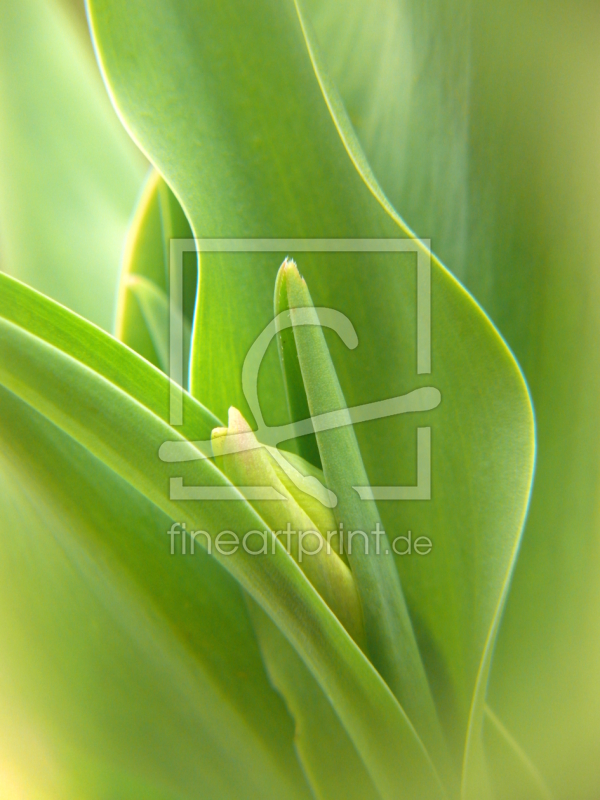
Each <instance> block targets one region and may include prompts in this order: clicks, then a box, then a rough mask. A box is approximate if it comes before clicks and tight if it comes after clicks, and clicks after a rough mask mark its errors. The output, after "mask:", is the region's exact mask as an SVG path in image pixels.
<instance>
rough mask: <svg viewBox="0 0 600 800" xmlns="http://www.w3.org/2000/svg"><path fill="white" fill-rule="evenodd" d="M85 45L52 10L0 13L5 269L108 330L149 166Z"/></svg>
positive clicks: (45, 4)
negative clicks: (127, 237)
mask: <svg viewBox="0 0 600 800" xmlns="http://www.w3.org/2000/svg"><path fill="white" fill-rule="evenodd" d="M83 36H84V31H83V28H82V27H81V26H80V24H79V22H77V21H75V20H74V19H72V18H71V14H70V13H68V12H67V10H66V9H65V8H64V7H63V6H62V5H58V4H57V3H56V2H54V0H24V1H23V2H15V0H7V2H4V3H2V9H1V10H0V103H1V105H2V117H1V119H0V230H1V237H2V238H1V240H0V265H1V268H2V269H3V270H4V271H5V272H8V273H10V274H11V275H14V276H16V277H18V278H20V279H21V280H23V281H25V282H26V283H28V284H30V285H32V286H34V287H36V288H37V289H39V290H41V291H43V292H45V293H46V294H48V295H50V296H51V297H54V298H55V299H57V300H59V301H60V302H61V303H64V304H65V305H67V306H69V307H70V308H73V309H74V310H75V311H77V312H78V313H80V314H83V315H84V316H86V317H88V318H89V319H91V320H93V321H94V322H97V323H98V324H100V325H102V326H103V327H104V328H106V329H111V328H112V325H113V317H114V307H115V285H116V280H117V275H118V267H119V261H120V258H121V250H122V247H123V241H124V237H125V233H126V230H127V225H128V222H129V216H130V214H131V211H132V208H133V206H134V203H135V199H136V195H137V193H138V191H139V188H140V186H141V183H142V180H143V169H144V166H143V160H142V158H141V156H140V155H139V153H138V152H136V148H135V147H133V146H132V144H131V142H130V141H129V140H128V137H127V136H126V135H125V134H124V132H123V130H122V127H121V125H120V124H119V121H118V120H117V118H116V116H115V114H114V112H113V110H112V109H111V108H110V105H109V103H108V102H107V99H106V96H105V91H104V89H103V87H102V84H101V81H100V76H99V75H98V69H97V67H96V65H95V64H94V61H93V55H92V52H91V48H90V47H89V43H86V42H85V40H84V39H83Z"/></svg>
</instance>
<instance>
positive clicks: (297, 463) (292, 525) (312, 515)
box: [212, 408, 364, 646]
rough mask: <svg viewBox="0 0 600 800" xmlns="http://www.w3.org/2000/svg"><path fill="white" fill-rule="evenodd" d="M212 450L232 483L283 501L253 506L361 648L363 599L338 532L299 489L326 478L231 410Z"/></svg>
mask: <svg viewBox="0 0 600 800" xmlns="http://www.w3.org/2000/svg"><path fill="white" fill-rule="evenodd" d="M212 446H213V452H214V454H215V456H216V458H217V465H218V466H219V468H220V469H221V470H222V471H223V472H224V473H225V474H226V475H227V477H228V478H229V479H230V480H231V482H232V483H233V484H235V485H237V486H240V487H242V486H269V487H271V488H273V489H274V490H275V491H276V492H278V493H279V494H280V495H282V496H283V497H285V500H278V501H277V500H276V501H273V500H252V501H249V502H251V503H252V505H253V507H254V508H255V509H256V510H257V511H258V513H259V514H260V516H261V517H262V518H263V519H264V521H265V522H266V523H267V525H268V526H269V527H270V529H271V530H272V531H273V533H274V534H275V535H276V536H277V537H278V538H279V540H280V542H281V543H282V544H283V546H284V547H285V548H286V549H287V550H288V552H289V553H290V555H291V556H292V557H293V558H294V560H295V561H296V562H297V563H298V564H299V566H300V567H301V568H302V570H303V572H304V574H305V575H306V577H307V578H308V579H309V581H310V582H311V583H312V585H313V586H314V587H315V589H316V590H317V591H318V592H319V594H320V595H321V597H322V598H323V600H324V601H325V602H326V603H327V605H328V606H329V608H330V609H331V610H332V611H333V613H334V614H335V615H336V616H337V617H338V619H339V620H340V622H341V623H342V624H343V625H344V627H345V628H346V630H347V631H348V633H349V634H350V635H351V636H352V638H353V639H354V640H355V641H356V642H358V644H360V645H361V646H362V644H363V641H364V628H363V618H362V609H361V605H360V600H359V597H358V592H357V590H356V585H355V583H354V578H353V577H352V572H351V570H350V568H349V567H348V565H347V563H346V562H345V561H344V560H343V558H341V557H340V555H339V552H338V550H339V536H338V535H332V533H333V532H335V531H336V530H337V528H336V523H335V519H334V517H333V514H332V513H331V508H329V507H327V505H323V503H322V502H321V501H320V500H319V499H318V498H317V497H315V496H314V492H313V494H307V493H306V492H304V491H302V489H301V488H298V485H297V484H299V485H300V486H302V482H303V478H304V479H306V478H308V479H309V483H310V485H311V486H314V485H315V483H316V482H315V479H317V480H318V481H320V482H321V483H322V482H323V480H324V479H323V474H322V473H321V472H320V470H318V469H316V468H315V467H313V466H311V465H310V464H308V463H307V462H306V461H304V459H302V458H300V457H299V456H293V455H291V454H289V453H285V454H284V453H282V451H274V450H273V448H270V447H266V446H264V445H261V444H260V443H259V442H258V440H257V439H256V436H255V435H254V433H253V431H252V430H251V428H250V426H249V425H248V423H247V422H246V420H245V419H244V417H243V416H242V415H241V414H240V412H239V411H238V410H237V409H235V408H230V409H229V420H228V427H227V428H215V429H214V430H213V432H212ZM283 459H285V460H283ZM322 495H323V499H324V500H325V501H327V499H328V497H331V496H330V493H329V492H328V491H327V490H326V489H324V488H323V491H322ZM290 530H291V531H293V532H295V533H294V534H292V535H287V534H286V531H290ZM300 532H302V534H303V538H302V546H300V541H301V538H300ZM328 534H329V536H328ZM259 557H267V558H268V556H259Z"/></svg>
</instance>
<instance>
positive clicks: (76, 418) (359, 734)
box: [0, 277, 443, 800]
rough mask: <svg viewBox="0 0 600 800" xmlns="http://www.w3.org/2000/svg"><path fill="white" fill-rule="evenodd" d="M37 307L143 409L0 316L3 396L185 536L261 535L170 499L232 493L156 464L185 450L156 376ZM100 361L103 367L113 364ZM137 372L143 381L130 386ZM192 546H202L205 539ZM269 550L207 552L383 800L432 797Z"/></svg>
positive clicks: (226, 505) (245, 512)
mask: <svg viewBox="0 0 600 800" xmlns="http://www.w3.org/2000/svg"><path fill="white" fill-rule="evenodd" d="M2 280H3V282H4V283H5V284H6V285H7V286H8V285H11V284H14V282H13V281H11V280H10V279H9V278H6V277H3V278H2ZM19 291H20V292H21V293H22V294H28V295H34V293H33V292H32V291H31V290H27V289H25V287H19V288H18V289H17V293H18V292H19ZM36 299H37V303H38V304H39V305H45V306H46V314H45V316H46V318H47V319H48V318H52V322H53V325H54V331H53V330H52V329H51V325H49V324H48V323H47V322H46V324H45V325H44V322H42V323H41V327H45V329H46V330H45V335H46V336H47V337H49V336H53V338H56V339H57V340H58V341H59V342H61V343H62V344H63V346H65V342H66V344H67V345H68V346H71V347H73V348H74V349H75V350H77V349H80V348H83V349H85V347H86V344H87V343H86V344H81V343H82V342H86V339H87V340H88V342H89V341H90V340H94V339H95V342H94V345H95V347H94V352H95V356H94V355H92V356H90V358H94V357H95V358H97V359H98V362H99V363H102V361H103V360H104V359H106V358H107V351H110V350H113V352H115V351H118V352H119V355H120V357H121V361H122V362H124V363H125V364H127V366H128V367H129V368H125V369H123V373H124V374H126V375H127V381H128V382H129V384H130V385H131V386H132V388H133V389H135V394H137V395H138V397H140V398H141V402H140V400H138V399H135V394H134V396H132V395H131V394H127V393H126V392H125V391H123V389H122V388H119V386H118V385H116V383H115V382H113V381H112V380H110V379H107V377H103V376H102V375H100V374H99V373H98V372H95V371H94V370H92V369H91V368H90V367H89V366H87V365H86V364H84V363H82V361H79V360H77V359H76V358H74V357H73V356H72V355H68V354H67V353H66V352H65V351H63V350H59V349H58V348H57V347H56V346H54V345H52V344H50V343H49V342H48V339H46V340H44V339H41V338H39V337H38V336H35V335H34V334H33V333H31V332H29V331H28V330H26V329H25V328H24V327H22V326H21V325H17V324H15V323H14V322H11V321H9V319H7V317H6V316H3V317H2V319H1V320H0V349H1V350H2V355H3V358H2V360H1V362H0V364H1V366H0V380H1V382H2V384H3V385H4V386H6V388H7V389H9V390H10V391H11V392H12V393H13V394H16V395H17V396H18V397H19V398H21V399H22V400H23V401H25V402H26V403H28V404H29V405H30V406H31V407H32V408H34V409H35V410H36V411H38V413H40V414H42V415H43V416H44V417H46V418H47V419H48V420H50V421H52V422H53V423H54V424H55V425H57V426H58V427H59V428H60V429H61V430H63V431H64V432H65V433H67V434H69V435H70V436H71V437H72V438H74V439H76V441H78V442H80V443H81V444H82V445H84V446H85V447H86V448H87V449H88V450H89V451H90V452H91V453H92V454H93V455H94V456H95V457H96V458H98V459H100V460H101V461H103V462H104V463H105V464H106V465H107V466H108V467H110V468H111V469H112V470H113V471H115V472H116V473H117V475H119V476H120V477H121V478H122V479H124V480H126V481H127V482H128V483H129V484H130V485H131V487H132V488H134V489H136V490H137V491H139V492H141V493H142V494H144V495H145V496H147V497H148V498H150V499H151V500H152V502H153V503H154V504H155V505H156V506H157V507H158V508H160V509H161V510H162V511H163V512H164V513H165V514H167V515H169V517H170V518H171V519H178V520H181V521H182V522H185V523H186V524H187V526H188V530H194V529H202V530H204V531H206V532H207V533H208V534H209V535H210V537H211V539H213V538H214V537H215V536H216V535H217V534H218V533H219V532H220V531H221V530H224V529H228V530H233V531H237V532H238V535H239V536H240V538H241V536H243V535H244V534H245V533H247V532H248V531H251V530H256V529H258V530H261V529H265V528H267V526H266V525H265V524H264V522H263V521H262V520H261V519H260V517H258V516H257V515H256V514H255V513H254V511H253V510H252V509H251V508H250V506H249V505H248V504H247V503H246V502H237V503H235V504H233V503H231V502H227V500H215V501H212V502H194V503H189V502H188V503H187V504H183V505H182V504H181V503H178V502H176V501H174V500H172V499H171V498H170V494H169V479H170V478H171V477H179V476H182V477H183V479H184V485H194V484H198V483H199V484H201V485H202V484H203V485H207V486H212V487H215V488H217V489H225V490H227V492H228V493H229V494H231V492H233V493H234V495H235V496H238V497H240V498H241V495H239V494H237V493H236V490H235V489H233V487H231V484H229V483H228V482H227V481H226V479H225V478H224V476H223V475H222V474H221V473H220V472H219V471H218V470H217V469H216V468H215V467H214V466H213V465H212V464H211V463H210V462H209V461H208V460H206V459H202V460H200V461H199V462H197V463H194V462H189V463H186V464H184V465H183V466H179V467H178V466H175V467H173V466H172V465H169V464H164V463H162V462H161V461H159V459H158V458H157V453H158V450H159V447H160V445H161V443H163V442H164V441H166V440H176V441H177V440H179V441H184V440H183V438H182V437H181V436H178V435H177V434H176V431H175V429H173V428H170V427H169V426H168V425H167V424H166V423H164V422H163V421H162V420H161V419H160V417H159V416H157V415H156V414H155V413H153V412H151V411H150V409H149V405H152V404H153V402H155V398H154V397H153V395H152V393H151V392H148V386H150V388H152V385H153V384H154V385H159V386H162V388H163V390H164V391H163V394H164V396H166V397H168V387H169V384H168V380H167V378H166V376H164V375H162V374H161V373H160V372H158V371H157V370H156V369H154V368H153V367H152V366H151V365H149V364H148V363H147V362H145V361H144V360H143V359H141V358H139V357H137V356H136V355H135V354H133V353H132V352H131V351H129V350H128V349H127V348H125V347H124V346H123V345H120V344H119V343H118V342H116V340H114V339H112V338H111V337H108V336H107V335H105V334H103V333H102V332H101V331H100V330H99V329H94V328H93V326H91V325H89V324H88V323H85V321H83V320H80V319H77V318H76V317H75V316H74V315H72V314H69V313H68V312H67V311H66V310H65V309H61V308H60V307H59V306H56V305H55V304H52V303H50V302H49V301H47V300H45V301H44V300H43V299H42V298H40V297H39V296H38V297H37V298H34V297H32V302H27V303H26V305H25V308H26V309H27V310H30V309H31V308H32V307H33V306H34V305H35V300H36ZM12 307H13V306H12V305H11V306H8V308H7V311H6V312H5V313H7V314H11V313H12ZM23 317H24V320H23V321H24V322H25V323H26V324H29V326H30V327H33V328H35V327H36V326H37V325H39V324H40V323H39V322H38V319H39V318H38V317H37V316H33V317H30V318H29V319H27V318H26V317H27V315H26V314H23ZM63 325H64V327H63ZM69 327H71V328H73V327H77V328H79V336H76V337H73V336H69V337H68V338H65V333H66V331H65V329H67V330H68V329H69ZM107 360H108V361H109V363H110V364H114V362H115V361H117V359H116V358H114V359H107ZM107 371H108V370H107ZM136 372H137V374H138V375H140V374H141V379H139V380H138V381H137V384H136V383H135V373H136ZM144 379H146V380H144ZM145 395H148V399H146V397H145ZM74 398H76V401H75V402H74ZM188 400H189V406H190V407H194V406H197V405H198V404H197V403H195V401H193V399H192V398H188ZM144 401H145V402H144ZM206 414H207V412H205V411H203V410H202V409H201V408H200V409H198V411H197V417H196V418H197V419H199V421H200V425H198V426H197V427H196V429H195V430H194V428H193V427H190V428H189V429H188V434H194V433H195V435H196V436H198V435H199V433H200V431H201V428H202V425H204V424H205V419H206ZM188 416H190V417H192V418H193V416H194V415H193V414H189V415H188ZM190 463H191V466H190ZM201 540H202V542H204V541H205V537H201ZM273 541H274V543H275V546H274V548H273V550H272V552H270V553H269V554H268V555H267V556H266V557H264V558H256V557H253V556H252V555H251V554H250V553H248V552H247V551H246V550H244V549H242V550H239V551H238V552H237V553H235V555H234V556H232V557H229V558H228V557H227V556H226V555H222V554H221V553H220V552H219V551H218V550H217V549H215V550H213V556H214V558H215V559H216V560H217V561H218V562H219V563H220V564H221V565H222V566H223V567H225V568H226V569H227V570H228V571H229V572H230V573H231V574H232V575H233V576H234V577H235V578H236V580H238V581H239V583H240V585H241V586H242V587H243V588H244V589H246V591H248V593H249V594H250V595H251V596H252V597H253V598H254V599H255V600H256V601H257V602H258V603H259V604H260V605H261V606H262V607H263V608H264V609H265V611H267V613H268V614H269V616H270V617H271V618H272V619H273V621H275V622H276V624H277V625H278V626H279V628H280V629H281V630H282V632H284V634H285V635H286V636H287V638H288V639H289V641H290V642H291V643H292V644H293V646H294V647H295V648H296V650H297V651H298V653H299V654H300V655H301V657H302V658H303V660H304V661H305V663H306V665H307V666H308V667H309V669H310V670H311V672H312V673H313V675H314V676H315V678H316V679H317V680H318V681H319V684H320V686H321V687H322V689H323V690H324V691H325V693H326V694H327V696H328V697H329V698H330V700H331V702H332V705H333V707H334V708H335V710H336V712H337V714H338V715H339V717H340V719H341V721H342V722H343V724H344V726H345V728H346V730H347V732H348V734H349V736H350V737H351V739H352V741H353V743H354V745H355V747H356V748H357V750H358V751H359V753H360V754H361V756H362V758H363V760H364V762H365V765H366V767H367V769H368V770H369V774H370V775H371V778H372V780H373V782H374V783H375V785H376V786H377V788H378V790H379V791H380V793H381V795H382V797H384V798H392V797H393V798H397V797H399V796H401V797H406V798H411V800H412V799H413V798H417V797H418V798H429V797H431V798H432V799H433V798H440V797H442V796H443V792H442V790H441V788H440V785H439V783H438V780H437V777H436V774H435V771H434V769H433V767H432V765H431V763H430V761H429V759H428V757H427V754H426V752H425V750H424V748H423V746H422V744H421V742H420V740H419V739H418V737H417V736H416V734H415V732H414V729H413V728H412V726H411V725H410V722H409V721H408V720H407V718H406V716H405V715H404V713H403V711H402V709H401V708H400V707H399V706H398V705H397V703H396V702H395V700H394V697H393V695H392V694H391V693H390V692H389V690H388V688H387V687H386V685H385V684H384V682H383V681H382V680H381V678H380V677H379V675H378V674H377V673H376V672H375V670H374V669H373V668H372V666H371V664H370V663H369V662H368V661H367V659H366V658H365V657H364V656H363V654H362V652H361V651H360V650H359V649H358V647H357V646H356V645H355V644H354V642H353V641H352V639H351V638H350V637H349V636H348V635H347V634H346V632H345V630H344V629H343V627H342V626H341V624H340V623H339V622H338V620H337V619H336V618H335V616H334V615H333V614H332V613H331V612H330V611H329V610H328V608H327V606H326V605H325V603H324V602H323V600H322V599H321V598H320V597H319V595H318V594H317V593H316V592H315V591H314V589H313V588H312V587H311V585H310V583H309V582H308V581H307V579H306V578H305V577H304V576H303V574H302V572H301V571H300V569H299V568H298V567H297V566H296V565H295V563H294V562H293V560H292V559H291V557H290V556H289V555H288V554H287V553H286V552H285V550H284V548H283V546H282V545H281V543H279V542H277V541H276V540H275V537H273Z"/></svg>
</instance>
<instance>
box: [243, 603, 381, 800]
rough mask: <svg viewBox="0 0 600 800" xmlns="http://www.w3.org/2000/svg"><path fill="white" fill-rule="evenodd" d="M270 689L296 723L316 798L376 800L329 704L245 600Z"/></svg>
mask: <svg viewBox="0 0 600 800" xmlns="http://www.w3.org/2000/svg"><path fill="white" fill-rule="evenodd" d="M249 609H250V614H251V617H252V620H253V622H254V628H255V630H256V633H257V636H258V641H259V643H260V648H261V651H262V654H263V658H264V659H265V664H266V666H267V669H268V672H269V676H270V678H271V681H272V682H273V685H274V686H275V687H276V688H277V689H278V690H279V691H280V692H281V694H282V695H283V697H284V698H285V701H286V703H287V705H288V708H289V710H290V713H291V714H292V716H293V717H294V719H295V720H296V735H295V737H294V744H295V746H296V750H297V752H298V757H299V758H300V760H301V762H302V766H303V767H304V771H305V773H306V775H307V777H308V779H309V781H310V785H311V787H312V789H313V792H314V794H315V797H317V798H318V800H338V798H340V797H343V798H347V800H353V798H356V800H378V798H379V797H380V795H379V793H378V792H377V790H376V789H375V787H374V785H373V782H372V781H371V779H370V778H369V774H368V772H367V770H366V769H365V765H364V764H363V762H362V759H361V758H360V755H359V754H358V753H357V751H356V749H355V748H354V746H353V745H352V742H351V741H350V739H349V738H348V734H347V733H346V731H345V730H344V728H343V726H342V725H341V724H340V721H339V718H338V717H337V716H336V714H335V712H334V710H333V708H332V707H331V704H330V703H329V701H328V700H327V698H326V696H325V695H324V694H323V692H322V691H321V689H320V688H319V686H318V684H317V683H316V681H315V680H314V678H313V677H312V675H311V674H310V672H309V671H308V670H307V669H306V667H305V665H304V664H303V663H302V661H301V659H300V658H299V657H298V654H297V653H296V652H295V650H294V649H293V648H292V647H291V646H290V644H289V643H288V642H287V640H286V639H285V637H284V636H283V635H282V634H281V632H280V631H279V630H278V628H277V627H276V626H275V625H274V624H273V623H272V622H271V620H270V619H269V618H268V617H267V615H266V614H265V613H264V612H263V611H261V609H260V607H259V606H257V605H256V603H253V602H252V601H250V602H249Z"/></svg>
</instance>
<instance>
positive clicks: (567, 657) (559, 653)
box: [307, 0, 600, 798]
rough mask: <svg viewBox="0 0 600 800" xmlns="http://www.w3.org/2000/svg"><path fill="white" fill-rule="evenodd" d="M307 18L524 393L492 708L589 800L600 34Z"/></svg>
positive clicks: (369, 15) (522, 11) (490, 16)
mask: <svg viewBox="0 0 600 800" xmlns="http://www.w3.org/2000/svg"><path fill="white" fill-rule="evenodd" d="M307 5H308V7H309V8H310V11H311V17H312V20H313V23H314V25H315V27H316V30H317V33H318V35H319V40H320V43H321V45H322V47H323V49H324V51H325V52H324V54H325V56H326V57H327V58H326V60H327V64H328V67H329V68H330V70H331V72H332V74H333V76H334V78H335V81H336V84H337V86H338V87H339V89H340V91H341V94H342V96H343V98H344V102H345V104H346V108H347V109H348V112H349V115H350V117H351V119H352V123H353V125H354V128H355V130H356V132H357V134H358V136H359V138H360V140H361V142H362V144H363V146H364V148H365V150H366V152H367V154H368V157H369V161H370V163H371V165H372V167H373V169H374V171H375V173H376V175H377V176H378V178H379V180H380V181H381V183H382V185H383V187H384V189H385V191H386V192H387V194H388V196H389V197H390V198H391V200H392V201H393V203H394V205H395V206H396V208H398V209H399V210H400V211H401V212H402V214H403V216H404V218H405V219H406V220H407V222H408V223H409V224H410V225H411V226H412V228H413V229H414V230H416V231H417V232H418V233H419V235H422V236H429V237H431V238H432V241H433V245H434V249H435V250H436V252H437V253H438V254H439V255H440V256H441V257H442V258H443V260H444V261H445V263H446V264H447V265H448V266H449V268H450V269H451V270H452V271H453V272H454V273H455V274H456V275H457V276H458V277H459V278H460V279H461V280H463V281H464V282H465V284H466V285H467V286H468V288H469V289H470V290H471V291H472V292H473V293H474V294H475V296H476V297H477V299H478V300H479V301H480V302H481V303H482V305H483V307H484V308H485V309H486V311H487V312H488V313H489V314H490V315H491V317H492V319H493V320H494V321H495V322H496V323H497V325H498V326H499V328H500V330H501V332H502V334H503V335H504V336H505V337H506V339H507V341H508V343H509V344H510V346H511V347H512V348H513V350H514V352H515V353H516V355H517V358H518V359H519V362H520V364H521V366H522V367H523V370H524V373H525V375H526V378H527V380H528V383H529V386H530V388H531V391H532V395H533V399H534V404H535V407H536V413H537V421H538V433H539V463H538V469H537V477H536V485H535V490H534V493H533V497H532V503H531V511H530V515H529V520H528V524H527V530H526V535H525V537H524V545H523V550H522V554H521V557H520V560H519V566H518V568H517V571H516V574H515V581H514V584H513V587H512V591H511V598H510V601H509V604H508V608H507V614H506V619H505V621H504V624H503V629H502V634H501V637H500V642H499V647H498V652H497V655H496V664H497V667H496V669H495V670H494V673H493V676H494V677H493V687H494V702H495V704H496V705H497V706H498V707H499V708H501V709H502V710H503V712H504V715H505V718H506V719H508V720H509V722H510V725H511V727H512V728H513V729H514V730H516V731H518V735H519V736H520V737H522V738H524V742H525V744H526V747H527V749H528V750H530V751H531V752H532V753H534V754H535V760H536V761H537V762H538V764H539V765H540V766H541V767H542V768H543V770H544V772H545V774H546V775H548V776H551V777H552V782H553V785H554V787H555V789H556V791H557V793H559V795H560V796H564V797H566V798H571V797H573V796H574V795H575V794H576V792H577V791H581V792H582V795H583V796H585V795H586V794H588V793H590V792H591V793H592V794H593V792H594V791H597V788H596V787H597V786H598V780H599V773H598V762H597V759H596V757H595V754H594V753H593V748H592V750H590V743H591V742H593V741H597V740H598V736H599V733H598V727H597V726H598V720H600V711H599V709H600V694H599V692H598V681H597V673H598V662H599V658H600V656H599V652H598V646H597V644H598V642H599V641H600V634H599V629H598V624H599V623H598V621H599V620H600V613H599V609H600V606H599V604H598V591H597V584H598V581H597V575H598V568H599V562H598V553H599V550H598V545H597V531H598V511H599V506H598V502H597V496H598V480H599V474H600V470H599V461H598V452H599V444H600V441H599V438H598V425H597V409H596V405H597V397H598V393H599V384H600V370H599V369H598V362H597V357H596V353H597V351H598V342H599V339H600V329H599V325H598V315H597V313H596V308H597V306H598V302H599V291H600V284H599V282H598V263H599V261H600V249H599V244H598V235H597V230H598V226H597V219H598V214H599V208H600V197H599V194H598V186H599V185H600V184H599V181H598V175H599V174H600V172H599V164H598V148H597V146H596V142H597V141H598V138H599V135H600V131H599V123H598V115H597V114H596V111H595V109H596V106H597V100H596V98H597V94H598V90H597V85H596V83H595V79H594V76H595V75H597V74H598V71H599V70H600V64H599V61H598V47H597V41H598V36H599V22H598V15H597V13H596V11H595V10H594V9H593V7H592V6H591V5H590V4H587V3H576V4H572V3H565V2H555V3H550V4H548V5H545V6H544V7H543V8H542V7H541V6H536V5H535V4H530V3H515V2H510V0H509V2H504V3H502V4H501V5H498V4H497V3H489V2H482V3H475V4H472V3H469V2H464V3H449V2H445V0H432V1H431V2H425V3H421V2H410V1H409V2H396V0H389V1H388V0H379V1H377V0H376V2H371V0H369V2H363V1H362V0H352V1H351V2H329V0H308V1H307ZM567 731H568V733H567ZM576 787H579V788H576Z"/></svg>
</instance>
